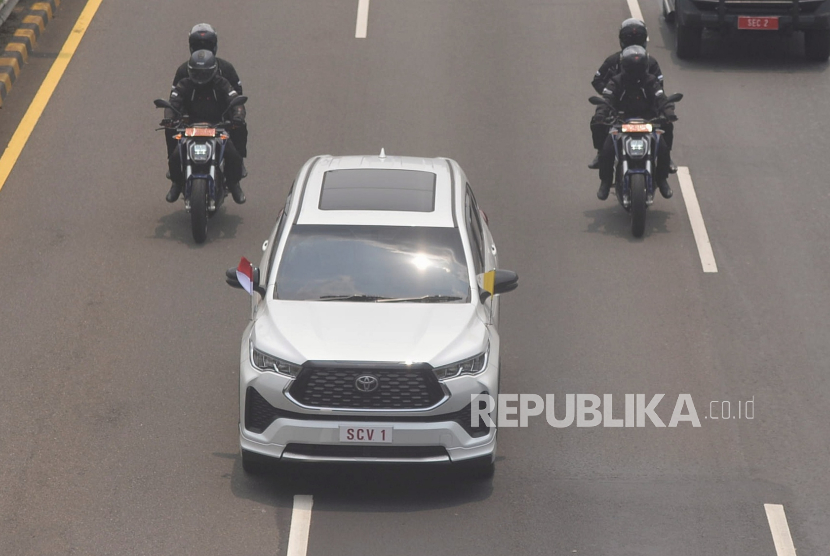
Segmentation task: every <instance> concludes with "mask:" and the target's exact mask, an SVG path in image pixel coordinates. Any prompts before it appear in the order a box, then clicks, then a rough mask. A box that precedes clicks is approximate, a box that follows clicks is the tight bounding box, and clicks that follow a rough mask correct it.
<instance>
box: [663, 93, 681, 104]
mask: <svg viewBox="0 0 830 556" xmlns="http://www.w3.org/2000/svg"><path fill="white" fill-rule="evenodd" d="M681 100H683V93H674V94H673V95H671V96H669V98H667V99H666V103H669V102H680V101H681Z"/></svg>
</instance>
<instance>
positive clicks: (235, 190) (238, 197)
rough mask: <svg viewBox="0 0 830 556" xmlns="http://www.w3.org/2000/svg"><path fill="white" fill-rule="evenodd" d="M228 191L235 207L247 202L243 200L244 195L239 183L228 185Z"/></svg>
mask: <svg viewBox="0 0 830 556" xmlns="http://www.w3.org/2000/svg"><path fill="white" fill-rule="evenodd" d="M228 191H230V192H231V195H232V196H233V201H234V203H236V204H237V205H242V204H244V203H245V201H246V200H247V199H245V194H244V193H243V192H242V187H240V185H239V182H236V183H232V184H230V185H228Z"/></svg>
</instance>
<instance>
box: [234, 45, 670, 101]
mask: <svg viewBox="0 0 830 556" xmlns="http://www.w3.org/2000/svg"><path fill="white" fill-rule="evenodd" d="M620 54H621V53H620V52H617V53H616V54H612V55H610V56H609V57H608V58H606V59H605V61H604V62H603V63H602V65H601V66H600V67H599V70H597V73H596V74H594V79H593V80H592V81H591V86H592V87H593V88H594V90H595V91H596V92H598V93H599V94H602V90H603V89H604V88H605V85H607V84H608V82H609V81H611V78H613V77H614V76H617V75H619V74H620V73H621V72H622V69H621V68H620ZM648 74H649V75H653V76H654V77H655V78H657V81H659V82H660V87H663V72H662V70H661V69H660V64H658V63H657V60H655V59H654V58H652V57H651V56H649V57H648ZM240 94H242V93H241V91H240Z"/></svg>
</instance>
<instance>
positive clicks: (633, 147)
mask: <svg viewBox="0 0 830 556" xmlns="http://www.w3.org/2000/svg"><path fill="white" fill-rule="evenodd" d="M625 151H626V152H627V153H628V156H630V157H631V158H643V157H644V156H645V155H646V154H648V142H647V141H646V140H645V139H629V140H628V143H626V144H625Z"/></svg>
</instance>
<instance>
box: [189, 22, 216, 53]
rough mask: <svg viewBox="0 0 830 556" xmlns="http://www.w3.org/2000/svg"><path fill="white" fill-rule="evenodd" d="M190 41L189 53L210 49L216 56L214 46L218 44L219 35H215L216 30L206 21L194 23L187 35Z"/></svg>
mask: <svg viewBox="0 0 830 556" xmlns="http://www.w3.org/2000/svg"><path fill="white" fill-rule="evenodd" d="M187 40H188V42H189V43H190V53H191V54H193V53H194V52H196V51H197V50H210V51H211V52H213V55H214V56H216V46H217V45H218V44H219V37H217V36H216V31H214V30H213V27H211V26H210V25H208V24H207V23H199V24H198V25H194V26H193V29H191V30H190V35H189V36H188V37H187Z"/></svg>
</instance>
